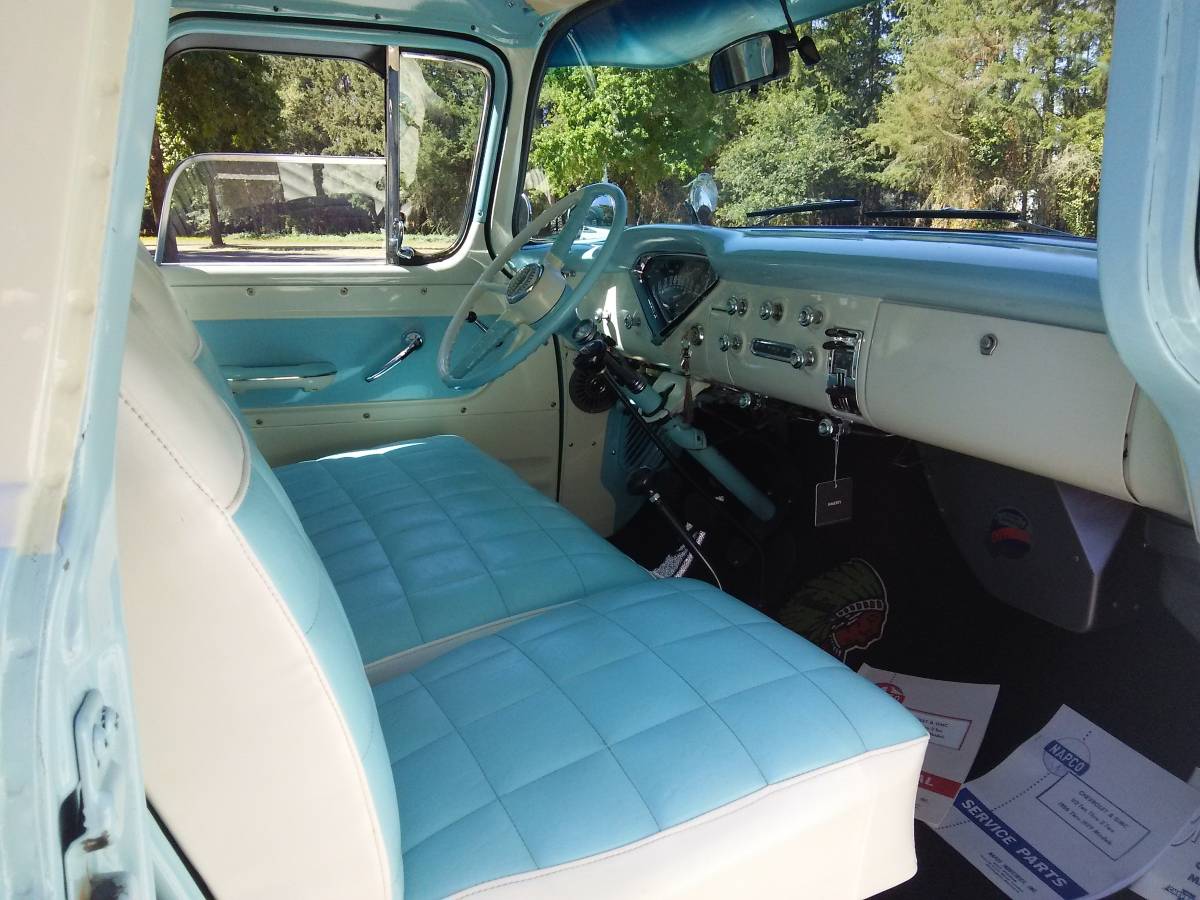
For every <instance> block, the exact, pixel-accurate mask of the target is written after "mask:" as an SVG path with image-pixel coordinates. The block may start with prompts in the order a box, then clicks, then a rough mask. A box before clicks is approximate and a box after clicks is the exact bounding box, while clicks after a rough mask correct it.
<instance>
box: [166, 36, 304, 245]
mask: <svg viewBox="0 0 1200 900" xmlns="http://www.w3.org/2000/svg"><path fill="white" fill-rule="evenodd" d="M279 115H280V103H279V97H278V94H277V93H276V90H275V85H274V79H273V78H272V75H271V70H270V66H269V63H268V59H267V57H265V56H262V55H260V54H256V53H216V52H204V53H184V54H181V55H180V56H177V57H175V58H174V59H173V60H171V62H170V64H169V65H167V67H166V68H165V69H163V76H162V86H161V87H160V89H159V98H158V115H157V117H156V119H155V127H154V137H153V148H152V150H151V153H150V164H151V168H150V176H149V193H150V197H151V201H152V202H154V201H157V203H156V205H155V206H154V209H155V210H156V212H157V210H160V209H161V208H162V205H161V204H162V199H163V194H164V193H165V183H166V175H165V173H166V171H167V169H168V168H170V167H171V166H172V165H174V164H175V163H177V162H178V161H179V160H180V159H182V158H183V157H185V156H188V155H190V154H192V153H196V152H210V153H215V152H222V151H226V152H227V151H237V150H241V151H256V150H272V149H275V146H274V145H275V141H276V140H277V136H278V133H279ZM176 155H178V158H177V159H172V157H174V156H176ZM216 190H217V189H216V185H215V184H213V183H211V182H210V183H209V185H208V206H209V236H210V238H211V239H212V244H213V246H214V247H220V246H222V245H223V244H224V241H223V240H222V237H221V223H220V219H219V218H218V216H217V196H216Z"/></svg>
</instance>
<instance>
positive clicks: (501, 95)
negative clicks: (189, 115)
mask: <svg viewBox="0 0 1200 900" xmlns="http://www.w3.org/2000/svg"><path fill="white" fill-rule="evenodd" d="M241 5H242V4H227V6H237V7H240V6H241ZM315 5H318V4H314V6H315ZM330 5H337V4H330ZM451 5H453V4H451ZM221 8H224V6H222V7H221ZM206 9H208V10H209V11H211V10H212V7H211V6H210V7H206ZM239 11H240V10H239ZM371 21H372V22H374V21H375V20H374V19H372V20H371ZM421 24H422V27H424V23H421ZM466 33H467V34H470V33H471V32H470V29H469V28H468V29H467V31H466ZM191 34H212V35H231V36H258V37H263V38H272V39H281V38H283V39H290V40H301V41H304V40H307V41H322V42H326V43H329V42H343V43H348V44H359V45H361V44H376V45H380V46H384V45H396V46H399V47H401V48H403V49H405V50H416V51H428V52H432V53H444V54H447V55H449V56H468V57H473V58H475V59H479V60H481V61H482V62H484V63H486V64H487V66H488V68H489V69H491V75H492V90H491V105H490V108H489V110H488V121H487V128H486V130H485V132H484V139H483V144H482V152H481V157H482V158H481V160H480V167H479V172H480V179H479V185H478V187H477V190H476V191H475V206H474V209H473V212H472V221H476V222H483V221H485V219H486V218H487V210H488V206H489V204H490V203H491V196H492V188H493V184H492V178H491V175H492V172H493V171H494V170H495V164H496V158H497V156H498V155H499V153H500V150H501V139H502V137H503V134H504V118H505V112H506V110H507V108H508V98H509V93H510V91H511V87H512V86H511V84H510V83H509V77H508V66H507V64H506V63H505V61H504V59H503V58H502V57H501V56H500V54H499V53H497V52H496V51H495V50H493V49H491V48H490V47H487V46H485V45H484V44H481V43H480V42H478V41H473V40H466V39H463V38H457V37H453V36H450V35H439V34H426V33H424V32H416V31H403V30H397V29H396V28H394V27H393V28H385V27H379V28H371V29H363V28H346V27H338V26H336V25H321V24H313V25H305V24H296V23H294V22H279V21H270V20H266V21H261V20H256V21H246V20H242V19H220V18H212V17H207V16H188V17H186V18H183V19H176V20H175V21H173V22H172V23H171V27H170V29H169V31H168V33H167V43H168V45H170V43H171V42H172V41H174V40H177V39H178V38H181V37H184V36H186V35H191ZM156 87H157V83H156Z"/></svg>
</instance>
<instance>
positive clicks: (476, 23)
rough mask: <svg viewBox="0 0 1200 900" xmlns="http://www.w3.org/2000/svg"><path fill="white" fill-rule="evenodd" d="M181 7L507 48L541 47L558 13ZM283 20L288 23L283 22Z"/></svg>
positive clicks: (351, 1)
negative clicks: (405, 31)
mask: <svg viewBox="0 0 1200 900" xmlns="http://www.w3.org/2000/svg"><path fill="white" fill-rule="evenodd" d="M173 7H174V8H175V9H177V10H185V11H188V10H195V11H198V12H206V13H218V14H219V13H235V14H241V15H252V16H260V17H262V18H263V19H264V20H266V21H265V24H266V25H267V27H273V26H272V23H271V20H282V19H295V18H297V17H301V18H311V19H315V20H321V21H326V22H353V23H355V24H369V25H379V26H383V27H389V28H419V29H422V30H423V31H426V32H444V33H446V34H451V35H453V34H461V35H465V36H470V37H474V38H479V39H480V40H483V41H487V42H488V43H490V44H493V45H495V46H497V47H503V48H521V47H525V48H530V47H535V46H536V45H537V44H538V42H539V41H541V39H542V36H543V35H544V34H545V33H546V31H547V30H548V28H549V27H550V25H551V23H553V22H554V20H555V19H556V18H557V14H551V15H547V16H542V15H539V14H538V13H537V12H536V11H535V10H533V9H532V8H531V7H529V6H528V5H527V4H526V3H524V2H523V0H513V2H511V3H510V2H508V0H505V2H496V3H490V2H486V0H438V2H436V3H430V2H426V0H394V2H390V3H388V2H378V0H375V2H372V0H367V2H364V3H360V2H357V0H288V2H287V3H286V5H282V6H281V5H280V4H278V3H272V2H271V0H213V2H208V0H177V2H175V3H174V4H173ZM280 24H282V23H280Z"/></svg>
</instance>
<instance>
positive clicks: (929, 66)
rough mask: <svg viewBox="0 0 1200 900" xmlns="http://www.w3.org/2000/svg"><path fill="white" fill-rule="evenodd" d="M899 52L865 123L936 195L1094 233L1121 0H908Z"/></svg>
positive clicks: (902, 175)
mask: <svg viewBox="0 0 1200 900" xmlns="http://www.w3.org/2000/svg"><path fill="white" fill-rule="evenodd" d="M900 12H901V18H900V20H899V22H898V24H897V25H896V28H895V31H894V35H893V39H894V44H895V48H896V51H897V53H898V54H900V56H901V58H902V62H901V63H900V66H899V69H898V71H897V74H896V79H895V83H894V84H893V86H892V91H891V93H889V94H888V95H887V96H886V97H884V98H883V100H882V102H881V103H880V105H879V110H878V117H877V120H876V121H875V122H873V123H871V124H870V125H868V126H867V128H866V130H865V134H866V135H867V136H868V137H869V138H870V139H871V140H872V141H873V142H874V143H875V144H876V145H877V146H878V147H880V148H881V149H882V150H883V151H884V152H885V153H887V154H888V155H889V156H890V157H891V159H890V161H889V163H888V165H887V166H886V168H885V169H884V170H883V172H882V174H881V176H880V180H881V181H882V183H884V184H886V185H890V186H893V187H898V188H903V189H905V190H910V191H914V192H915V193H918V194H920V195H921V196H923V197H925V198H926V202H927V203H928V204H929V205H942V204H947V205H963V206H979V205H985V206H997V207H1002V208H1017V209H1020V210H1021V211H1023V212H1025V213H1026V214H1027V215H1028V216H1029V217H1030V218H1031V219H1032V220H1033V221H1035V222H1039V223H1041V224H1044V225H1050V226H1053V227H1058V228H1065V229H1067V230H1070V231H1073V232H1076V233H1084V234H1087V233H1094V231H1095V216H1096V195H1097V193H1098V190H1099V174H1100V154H1101V149H1102V139H1103V128H1104V101H1105V94H1106V89H1107V77H1108V61H1109V57H1110V55H1111V51H1112V16H1113V0H920V2H917V0H902V2H901V3H900Z"/></svg>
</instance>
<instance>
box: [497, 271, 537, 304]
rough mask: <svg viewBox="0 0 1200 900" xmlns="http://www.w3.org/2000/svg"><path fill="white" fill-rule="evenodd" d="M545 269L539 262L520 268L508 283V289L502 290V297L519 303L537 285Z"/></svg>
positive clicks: (510, 301)
mask: <svg viewBox="0 0 1200 900" xmlns="http://www.w3.org/2000/svg"><path fill="white" fill-rule="evenodd" d="M544 271H546V269H545V267H544V266H543V265H542V264H541V263H535V262H533V263H530V264H529V265H527V266H525V267H524V268H522V269H521V270H520V271H519V272H517V274H516V275H514V276H513V279H512V281H510V282H509V283H508V289H507V290H506V291H505V292H504V298H505V299H506V300H507V301H508V302H509V303H510V304H512V303H520V302H521V301H522V300H524V299H525V298H526V297H528V296H529V295H530V294H531V293H533V289H534V288H535V287H537V283H538V282H539V281H541V280H542V273H543V272H544Z"/></svg>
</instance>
